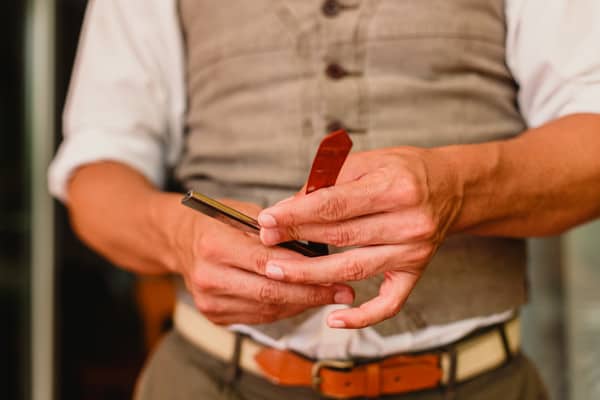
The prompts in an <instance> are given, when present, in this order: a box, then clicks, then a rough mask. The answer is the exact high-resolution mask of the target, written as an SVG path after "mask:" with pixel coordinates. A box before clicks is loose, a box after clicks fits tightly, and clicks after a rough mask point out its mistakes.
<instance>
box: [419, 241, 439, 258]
mask: <svg viewBox="0 0 600 400" xmlns="http://www.w3.org/2000/svg"><path fill="white" fill-rule="evenodd" d="M435 250H436V246H435V245H433V244H432V243H426V244H423V245H422V246H420V247H419V250H418V251H417V258H418V259H419V260H423V261H426V260H429V259H430V258H431V257H433V255H434V254H435Z"/></svg>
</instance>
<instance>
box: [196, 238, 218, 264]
mask: <svg viewBox="0 0 600 400" xmlns="http://www.w3.org/2000/svg"><path fill="white" fill-rule="evenodd" d="M196 246H197V250H198V253H199V254H200V257H201V258H203V259H205V260H215V259H218V258H219V255H220V252H219V246H217V245H215V243H214V242H213V241H212V240H211V239H210V238H209V237H208V235H203V236H202V237H201V238H200V239H199V240H198V242H197V244H196Z"/></svg>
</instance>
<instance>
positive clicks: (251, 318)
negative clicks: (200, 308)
mask: <svg viewBox="0 0 600 400" xmlns="http://www.w3.org/2000/svg"><path fill="white" fill-rule="evenodd" d="M306 310H307V307H304V306H286V307H285V308H282V309H280V310H278V311H277V312H273V313H257V312H244V313H237V314H214V315H205V316H206V317H207V318H208V319H209V320H210V321H212V322H213V323H215V324H218V325H233V324H245V325H256V324H268V323H271V322H274V321H278V320H280V319H284V318H289V317H292V316H294V315H297V314H300V313H301V312H303V311H306Z"/></svg>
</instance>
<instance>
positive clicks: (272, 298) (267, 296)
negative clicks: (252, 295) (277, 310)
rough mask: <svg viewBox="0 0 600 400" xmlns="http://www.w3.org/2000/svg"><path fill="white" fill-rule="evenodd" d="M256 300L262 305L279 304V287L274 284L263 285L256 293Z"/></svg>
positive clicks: (280, 297)
mask: <svg viewBox="0 0 600 400" xmlns="http://www.w3.org/2000/svg"><path fill="white" fill-rule="evenodd" d="M258 300H259V301H261V302H264V303H271V304H279V303H281V302H282V301H283V299H282V296H281V291H280V290H279V285H277V283H276V282H267V283H265V284H263V285H262V286H261V287H260V289H259V291H258Z"/></svg>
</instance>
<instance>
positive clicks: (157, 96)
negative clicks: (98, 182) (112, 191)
mask: <svg viewBox="0 0 600 400" xmlns="http://www.w3.org/2000/svg"><path fill="white" fill-rule="evenodd" d="M157 18H158V16H157V15H156V10H153V9H152V7H144V2H143V1H140V0H127V1H119V0H95V1H91V2H90V5H89V6H88V10H87V14H86V18H85V22H84V27H83V31H82V35H81V40H80V45H79V50H78V55H77V59H76V63H75V68H74V72H73V77H72V80H71V85H70V88H69V94H68V98H67V104H66V107H65V112H64V116H63V134H64V137H63V141H62V143H61V145H60V148H59V150H58V153H57V155H56V157H55V159H54V161H53V162H52V164H51V166H50V169H49V173H48V175H49V188H50V192H51V193H52V194H53V195H54V196H56V197H57V198H59V199H61V200H63V201H64V200H66V195H67V193H66V187H67V183H68V180H69V178H70V177H71V176H72V174H73V172H74V171H75V170H76V169H77V168H78V167H80V166H82V165H84V164H88V163H92V162H97V161H103V160H111V161H118V162H122V163H125V164H127V165H129V166H131V167H133V168H134V169H136V170H137V171H139V172H140V173H142V174H143V175H144V176H145V177H147V178H148V179H149V180H150V181H151V182H153V183H154V184H155V185H157V186H161V185H162V184H163V181H164V175H165V173H164V171H165V166H166V153H167V152H168V149H167V146H168V141H169V140H168V130H169V122H168V119H169V118H168V112H169V110H170V109H169V105H168V104H167V103H168V90H167V88H166V83H165V79H164V76H163V75H164V73H163V71H161V63H160V59H159V57H157V54H161V50H160V48H159V47H160V46H162V45H164V38H160V37H157V35H158V34H159V32H160V30H158V29H156V25H157V24H160V19H157ZM153 25H154V26H153ZM162 53H163V55H164V56H167V57H168V54H166V53H168V52H162Z"/></svg>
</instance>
